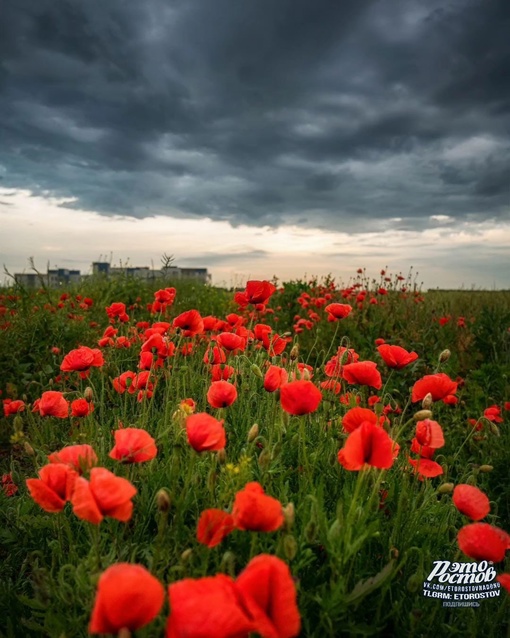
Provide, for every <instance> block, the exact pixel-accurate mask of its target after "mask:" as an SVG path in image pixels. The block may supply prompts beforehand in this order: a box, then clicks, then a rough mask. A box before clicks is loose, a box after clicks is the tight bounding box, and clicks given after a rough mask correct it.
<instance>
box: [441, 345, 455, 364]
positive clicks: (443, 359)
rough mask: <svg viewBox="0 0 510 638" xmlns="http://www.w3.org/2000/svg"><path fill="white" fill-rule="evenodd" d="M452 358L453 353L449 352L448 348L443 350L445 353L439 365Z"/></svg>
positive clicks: (442, 353)
mask: <svg viewBox="0 0 510 638" xmlns="http://www.w3.org/2000/svg"><path fill="white" fill-rule="evenodd" d="M451 356H452V353H451V352H450V351H449V350H448V348H447V349H446V350H443V352H441V354H440V355H439V363H445V362H446V361H448V359H449V358H450V357H451Z"/></svg>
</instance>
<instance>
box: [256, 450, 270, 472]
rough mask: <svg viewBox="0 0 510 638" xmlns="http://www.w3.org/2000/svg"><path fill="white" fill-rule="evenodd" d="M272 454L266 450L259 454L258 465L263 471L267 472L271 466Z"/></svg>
mask: <svg viewBox="0 0 510 638" xmlns="http://www.w3.org/2000/svg"><path fill="white" fill-rule="evenodd" d="M271 460H272V459H271V452H270V451H269V450H268V449H267V448H266V449H265V450H262V452H261V453H260V454H259V458H258V464H259V467H260V469H261V470H267V468H268V467H269V466H270V465H271Z"/></svg>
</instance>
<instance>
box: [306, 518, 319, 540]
mask: <svg viewBox="0 0 510 638" xmlns="http://www.w3.org/2000/svg"><path fill="white" fill-rule="evenodd" d="M316 534H317V525H316V523H315V521H309V522H308V524H307V526H306V527H305V538H306V541H307V542H308V543H313V542H314V541H315V535H316Z"/></svg>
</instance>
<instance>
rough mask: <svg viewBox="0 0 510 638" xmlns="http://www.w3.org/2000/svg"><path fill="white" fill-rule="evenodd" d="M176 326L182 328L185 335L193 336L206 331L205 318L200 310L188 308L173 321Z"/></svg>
mask: <svg viewBox="0 0 510 638" xmlns="http://www.w3.org/2000/svg"><path fill="white" fill-rule="evenodd" d="M172 325H173V327H174V328H180V329H181V330H182V334H183V336H185V337H193V336H195V335H198V334H201V333H202V332H203V331H204V320H203V319H202V317H201V315H200V313H199V312H198V310H187V311H186V312H183V313H181V314H180V315H179V316H178V317H176V318H175V319H174V321H173V324H172Z"/></svg>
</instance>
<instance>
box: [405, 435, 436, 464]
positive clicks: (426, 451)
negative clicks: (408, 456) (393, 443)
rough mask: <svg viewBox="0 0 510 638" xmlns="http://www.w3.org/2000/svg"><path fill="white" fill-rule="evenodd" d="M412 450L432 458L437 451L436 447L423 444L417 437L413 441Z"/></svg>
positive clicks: (425, 457) (426, 457) (423, 456)
mask: <svg viewBox="0 0 510 638" xmlns="http://www.w3.org/2000/svg"><path fill="white" fill-rule="evenodd" d="M411 452H414V454H419V455H420V456H421V457H422V458H424V459H431V458H432V457H433V456H434V454H435V453H436V448H435V447H430V446H429V445H422V444H421V443H420V442H419V441H418V439H417V438H416V437H414V438H413V440H412V441H411Z"/></svg>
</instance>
